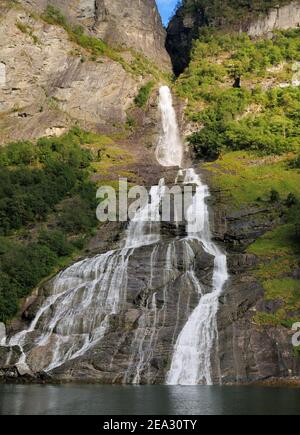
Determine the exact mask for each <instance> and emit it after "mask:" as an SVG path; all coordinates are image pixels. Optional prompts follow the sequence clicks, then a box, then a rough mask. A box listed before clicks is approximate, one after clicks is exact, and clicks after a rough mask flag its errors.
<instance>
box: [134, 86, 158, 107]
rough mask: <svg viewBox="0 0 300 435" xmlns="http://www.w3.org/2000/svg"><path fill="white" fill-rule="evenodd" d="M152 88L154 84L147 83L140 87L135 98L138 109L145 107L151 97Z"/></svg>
mask: <svg viewBox="0 0 300 435" xmlns="http://www.w3.org/2000/svg"><path fill="white" fill-rule="evenodd" d="M153 87H154V82H152V81H151V82H148V83H147V84H146V85H144V86H142V87H141V89H140V90H139V93H138V95H137V96H136V97H135V100H134V102H135V104H136V105H137V106H138V107H141V108H142V107H145V106H146V104H147V103H148V100H149V97H150V95H151V92H152V89H153Z"/></svg>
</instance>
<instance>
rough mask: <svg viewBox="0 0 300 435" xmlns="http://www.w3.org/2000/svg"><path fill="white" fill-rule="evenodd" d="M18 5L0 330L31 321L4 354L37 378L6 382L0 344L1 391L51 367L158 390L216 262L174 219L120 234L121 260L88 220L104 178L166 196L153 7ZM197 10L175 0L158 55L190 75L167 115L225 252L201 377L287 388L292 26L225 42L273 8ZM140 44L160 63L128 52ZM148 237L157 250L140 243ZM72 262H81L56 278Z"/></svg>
mask: <svg viewBox="0 0 300 435" xmlns="http://www.w3.org/2000/svg"><path fill="white" fill-rule="evenodd" d="M25 3H26V5H27V6H29V7H30V8H32V7H34V8H38V10H39V12H40V13H42V17H41V16H38V15H36V14H34V13H32V12H30V10H29V11H28V10H27V9H24V5H23V6H22V7H20V6H18V5H16V4H15V3H14V2H13V3H11V2H8V1H6V2H3V1H2V2H1V3H0V5H1V7H2V8H3V9H1V12H2V19H1V21H0V32H1V35H3V39H4V41H3V42H0V44H2V45H1V58H0V62H1V64H0V83H1V85H0V86H1V88H0V96H1V104H2V108H3V110H2V112H1V116H0V127H2V128H1V135H2V136H1V142H2V143H3V144H4V143H7V142H9V141H11V140H18V139H31V142H28V141H25V142H24V141H23V140H22V141H21V142H16V143H11V144H9V145H7V146H5V147H3V148H2V149H1V150H0V151H1V152H0V166H1V173H0V175H1V177H0V183H1V184H0V201H1V214H0V218H1V238H0V242H1V243H0V246H1V248H0V278H1V279H0V315H1V319H2V320H4V321H6V322H7V326H8V328H7V332H8V334H9V336H10V337H11V336H14V335H15V333H17V332H20V331H24V330H26V329H27V328H28V327H29V325H30V324H31V322H32V320H33V319H36V323H35V324H33V326H32V328H31V329H29V330H28V331H27V333H26V334H25V335H22V332H21V336H19V337H18V336H17V337H16V342H15V343H16V344H17V343H20V342H22V340H21V341H18V338H21V339H22V338H24V341H23V342H22V345H23V348H24V351H25V352H26V353H27V356H28V363H29V365H30V367H31V369H32V371H33V372H34V374H32V373H30V371H29V370H28V367H27V368H26V367H25V368H24V366H22V364H19V365H18V366H17V367H16V363H18V362H19V361H20V357H21V351H20V348H19V347H18V346H17V345H16V346H14V343H11V347H0V377H1V376H2V377H3V378H4V379H5V378H8V379H9V380H11V379H15V378H18V377H19V376H21V380H22V379H25V380H26V379H29V380H43V381H44V380H48V379H49V378H48V375H46V374H45V373H43V372H41V370H43V369H45V368H49V366H50V369H52V372H51V375H53V376H54V379H58V380H64V381H65V380H67V381H69V380H80V381H86V380H89V381H98V382H104V383H121V382H137V383H139V382H140V383H163V382H164V381H165V379H166V373H167V372H168V370H169V368H170V363H171V359H172V353H173V351H174V344H175V342H176V339H177V336H178V334H179V332H180V331H182V329H183V327H184V325H185V324H186V322H187V320H188V318H189V316H190V314H191V313H192V312H193V310H194V309H195V307H197V306H198V303H199V285H197V283H198V284H199V282H201V292H203V293H204V294H206V293H207V292H208V293H209V292H210V291H211V286H212V273H213V270H214V265H213V258H212V256H211V255H209V254H207V252H205V250H203V247H202V244H199V243H198V242H195V243H194V242H191V241H190V240H188V241H187V239H186V238H185V236H186V228H185V226H178V225H176V224H175V223H174V222H168V223H165V224H164V225H162V226H161V228H160V229H159V231H157V228H156V226H155V225H154V226H152V225H150V229H149V228H148V227H147V225H145V226H142V231H141V228H140V227H139V230H140V231H139V233H138V235H139V236H141V238H142V244H140V242H141V240H140V239H138V240H137V239H136V235H137V234H136V233H135V231H133V235H132V239H131V238H130V237H129V236H130V235H131V233H130V231H129V232H128V233H127V234H126V236H127V237H128V238H129V241H130V242H131V243H132V244H129V245H128V246H127V247H126V246H125V248H124V247H123V244H122V242H124V226H125V224H124V225H123V224H122V223H120V224H118V223H112V224H108V225H104V226H100V227H99V226H97V223H95V221H94V212H93V211H94V208H95V202H94V200H95V188H96V187H98V186H102V185H111V186H113V187H116V181H117V179H118V177H126V178H128V180H129V183H133V184H144V185H147V186H150V185H153V184H155V183H157V180H158V179H159V178H161V177H164V178H165V180H166V184H167V185H168V186H173V184H174V179H175V177H176V173H177V171H174V170H172V169H171V170H163V169H161V168H158V166H157V164H156V163H155V161H154V160H155V158H154V148H155V145H156V143H157V139H158V135H159V132H160V128H161V120H160V116H159V111H158V104H157V92H156V90H157V86H158V84H160V83H164V82H166V81H167V82H168V83H170V82H171V80H169V79H170V77H169V76H168V74H166V73H165V72H162V71H161V67H162V66H163V65H165V61H164V60H163V58H164V56H165V54H163V52H161V44H160V42H158V45H157V41H161V37H162V35H163V30H162V27H161V25H160V24H159V23H160V21H159V20H158V19H157V12H156V8H155V7H154V3H153V2H152V1H148V2H146V1H141V0H140V1H139V2H138V3H136V2H134V1H132V2H128V3H127V2H122V6H124V7H125V8H126V9H125V13H123V11H124V7H123V8H122V7H121V6H120V2H119V1H118V0H116V1H111V2H109V3H108V2H107V3H106V2H103V1H96V2H89V1H82V2H78V1H72V2H69V1H68V2H67V1H66V2H56V1H51V2H47V1H46V0H45V1H38V2H34V1H31V0H28V1H26V2H25V1H24V2H23V4H25ZM58 3H59V6H60V7H61V8H62V9H63V10H64V13H62V12H61V11H59V10H57V9H56V8H54V7H53V5H54V6H57V5H58ZM208 3H209V4H212V3H211V2H206V1H204V0H199V1H197V3H195V2H194V1H193V2H191V1H186V2H184V6H183V8H181V9H180V10H179V12H178V14H177V15H176V17H177V18H178V16H179V17H180V20H181V19H183V21H184V32H182V26H181V24H180V25H179V26H178V27H176V25H175V27H173V28H172V26H173V24H174V21H173V22H172V23H173V24H172V23H171V24H170V27H169V42H170V41H171V39H172V38H173V37H174V38H173V42H174V41H175V42H174V44H177V43H179V45H178V49H179V52H178V53H179V57H183V59H184V62H186V61H187V57H186V56H185V55H186V54H188V58H189V59H190V60H191V62H190V64H189V68H187V69H186V70H185V72H184V73H183V74H182V75H181V76H180V77H179V78H178V80H177V82H176V83H175V84H174V88H173V90H174V94H175V93H176V94H177V97H178V98H176V99H175V102H176V103H177V104H176V108H177V109H178V115H182V113H181V112H182V111H183V110H184V108H185V122H184V123H185V128H184V130H185V133H186V135H187V136H189V137H188V139H187V142H188V143H189V145H190V150H191V155H193V157H194V158H195V162H196V163H195V166H197V164H198V163H197V162H198V161H199V160H201V161H202V163H201V164H199V165H198V167H197V169H199V171H202V176H203V179H206V180H207V183H208V184H209V185H210V187H211V191H212V198H211V201H210V205H211V208H212V211H213V214H212V216H213V218H212V221H213V223H214V232H213V236H214V239H215V240H216V241H218V243H219V244H220V246H222V247H224V250H226V251H227V252H228V266H229V271H230V280H229V281H228V284H227V285H226V288H225V291H224V294H223V295H222V296H221V297H220V298H219V303H220V304H219V305H220V309H219V312H218V322H217V323H218V332H219V336H218V341H217V342H215V345H214V346H213V350H212V361H211V364H212V373H211V377H212V379H213V381H214V382H216V383H217V382H219V381H220V380H221V381H222V382H223V383H232V382H250V381H259V380H265V379H268V378H272V377H276V378H291V377H293V376H299V373H300V359H299V355H298V354H299V348H298V349H297V348H294V347H293V346H292V342H291V338H292V335H293V331H292V325H293V324H294V322H297V321H299V319H300V317H299V316H300V304H299V300H300V297H299V290H300V287H299V278H300V274H299V270H300V266H299V258H300V257H299V255H300V254H299V216H300V213H299V197H300V191H299V186H300V179H299V157H297V156H298V154H299V100H300V98H299V75H298V67H299V65H298V63H297V61H298V60H299V52H300V46H299V29H296V30H288V31H286V32H279V33H278V34H277V33H276V35H275V37H273V38H269V37H268V38H262V39H259V40H258V41H253V40H251V39H250V38H249V37H248V36H247V35H245V34H242V35H241V34H239V33H238V32H236V33H235V32H232V30H234V29H236V30H237V31H239V30H240V28H241V26H242V25H243V26H245V27H242V28H243V29H244V30H247V29H248V30H249V29H251V28H252V29H257V28H263V29H264V31H265V30H266V28H267V27H268V23H265V21H264V23H265V24H262V21H260V20H261V19H260V18H259V15H260V13H262V12H263V16H264V17H266V13H267V11H268V10H269V7H270V5H272V6H274V5H275V3H274V2H269V1H268V2H267V1H263V2H261V1H260V2H256V1H255V2H247V6H244V4H245V3H244V2H243V6H242V5H241V3H240V2H232V1H231V2H230V1H228V2H220V1H218V2H217V1H216V2H213V6H214V7H213V8H209V7H207V4H208ZM285 3H286V2H285V1H283V2H282V4H283V5H285ZM287 3H289V2H287ZM49 4H50V6H51V7H49ZM249 4H250V5H251V7H249ZM276 4H278V2H276ZM47 5H48V7H47ZM132 5H133V6H134V7H135V10H132ZM149 5H150V10H149V9H148V6H149ZM194 5H196V6H197V8H196V9H195V8H190V6H194ZM199 5H200V6H201V8H200V9H199V8H198V6H199ZM115 6H117V8H116V9H115ZM237 6H239V7H237ZM103 7H105V14H104V13H103V9H101V8H103ZM144 7H147V9H144ZM284 7H285V6H284ZM287 7H288V8H289V6H287ZM127 8H128V9H127ZM31 10H32V9H31ZM220 10H221V11H222V16H223V17H224V18H225V19H224V20H221V21H220ZM279 10H280V11H282V10H284V9H279ZM279 10H278V11H279ZM149 11H150V12H149ZM151 11H152V12H151ZM199 11H200V14H199ZM245 11H248V14H246V13H245ZM100 12H101V13H100ZM140 12H142V13H143V14H140ZM152 13H153V14H154V15H153V14H152ZM180 14H183V15H180ZM104 15H105V16H104ZM241 16H242V17H243V18H246V19H245V21H244V20H241ZM278 16H281V12H280V13H279V12H278ZM176 17H175V19H174V20H175V21H176V19H177V18H176ZM195 17H196V18H195ZM254 17H255V21H254V22H253V21H252V20H253V19H254ZM148 18H149V21H148ZM195 19H196V21H195ZM145 20H146V22H145ZM157 20H158V21H157ZM197 20H198V21H197ZM262 20H265V18H262ZM116 22H117V27H116ZM195 22H196V25H195ZM275 22H276V23H275V24H274V20H273V21H272V23H273V24H272V26H271V27H272V29H271V30H273V27H274V26H278V21H276V20H275ZM296 22H297V20H296ZM75 23H76V24H78V23H80V24H81V25H82V26H83V28H81V27H78V26H76V25H75ZM149 23H150V24H149ZM153 23H155V26H156V24H158V28H157V29H156V27H155V26H154V25H153ZM289 23H290V21H289ZM293 23H294V22H293ZM203 24H205V27H206V29H205V30H204V31H203V32H200V33H199V35H198V30H199V27H203ZM228 24H230V28H231V31H230V32H228V27H227V29H226V25H227V26H228ZM282 25H283V24H282ZM286 25H289V24H287V23H286ZM148 26H150V27H148ZM213 26H215V27H217V29H215V28H212V27H213ZM220 26H221V27H222V29H220ZM224 26H225V28H224ZM249 26H250V27H249ZM251 26H252V27H251ZM144 29H147V32H146V33H147V35H146V33H144ZM150 29H151V30H150ZM155 29H156V30H155ZM170 29H172V31H173V34H172V31H171V32H170ZM191 29H192V31H191ZM153 31H155V34H153ZM194 31H195V32H194ZM149 32H151V33H149ZM249 32H250V30H249ZM253 32H254V30H253ZM253 32H252V33H253ZM254 33H255V32H254ZM254 33H253V34H254ZM112 35H113V38H112ZM139 35H142V37H141V41H142V43H141V44H142V45H140V42H141V41H139V38H140V36H139ZM170 35H171V36H170ZM196 35H198V38H196V39H197V40H196V41H195V44H194V48H193V50H192V51H191V53H189V48H190V43H191V39H192V38H194V37H196ZM100 36H101V38H105V39H106V40H107V41H110V42H111V43H112V45H114V47H112V46H111V45H110V44H106V43H105V42H104V41H103V40H102V39H100ZM268 36H270V35H268ZM170 38H171V39H170ZM147 41H148V42H147ZM119 45H123V46H126V47H127V46H130V47H131V48H132V47H133V49H134V50H132V49H124V47H123V48H121V49H120V48H119V47H118V46H119ZM144 46H145V47H147V52H146V54H147V55H148V56H149V57H150V58H153V56H157V59H158V61H159V64H160V65H159V66H157V65H155V64H153V63H152V62H150V61H149V60H146V59H145V58H144V57H143V56H142V55H141V54H137V53H136V50H140V49H141V48H143V47H144ZM174 47H175V46H174V45H173V46H172V47H171V50H174V51H173V54H175V56H174V57H173V59H175V66H176V64H177V63H176V62H177V61H178V58H179V57H178V55H177V51H176V52H175V48H174ZM157 50H158V51H157ZM183 51H184V53H183ZM161 53H162V54H161ZM184 65H185V63H184V64H180V67H179V69H178V71H179V70H181V69H182V68H183V66H184ZM168 80H169V81H168ZM183 106H184V108H183ZM179 117H180V116H179ZM74 124H77V125H76V127H75V128H74V127H73V128H72V129H71V130H70V131H69V132H68V130H69V128H70V127H71V126H73V125H74ZM80 127H81V128H80ZM82 128H84V129H85V130H92V131H93V133H89V132H87V131H83V130H82ZM62 133H65V134H63V135H61V134H62ZM41 136H46V137H43V138H41V139H40V140H38V141H36V139H37V138H39V137H41ZM56 136H59V137H58V138H57V137H56ZM189 157H190V156H189ZM203 159H205V160H206V161H208V162H206V163H203ZM190 181H191V180H190V178H189V177H188V181H187V184H189V182H190ZM177 182H178V183H179V184H182V183H183V182H184V180H183V173H182V174H181V175H180V174H179V176H178V177H177ZM48 185H49V186H50V188H49V189H48V188H45V186H48ZM48 190H49V192H50V193H51V194H48ZM45 192H46V193H45ZM149 230H150V234H151V236H154V237H155V243H153V244H152V245H147V244H146V245H145V244H144V242H145V240H147V236H149V234H148V232H149ZM137 242H138V243H137ZM120 246H121V247H120ZM103 252H104V254H102V253H103ZM95 255H96V257H95ZM41 259H42V260H43V261H41ZM75 259H76V260H81V262H79V263H76V264H73V266H71V267H69V268H67V269H65V270H62V269H64V267H66V266H67V265H69V264H70V263H71V264H72V263H74V261H75ZM59 270H62V272H60V273H59V274H58V275H57V274H56V272H58V271H59ZM193 272H195V273H193ZM51 274H54V275H55V276H54V277H53V276H52V277H49V275H51ZM46 276H48V278H47V279H45V281H42V279H43V278H45V277H46ZM37 284H38V287H37V288H36V289H35V290H33V288H34V287H35V286H36V285H37ZM72 285H75V287H74V288H72V291H71V292H70V293H69V290H70V286H72ZM116 289H117V290H119V292H116ZM32 290H33V291H32ZM73 290H74V291H73ZM101 292H102V293H101ZM49 295H51V296H50V299H49ZM52 298H53V300H52ZM20 299H22V303H21V306H20V305H19V303H20V302H19V301H20ZM41 307H42V310H41ZM43 308H45V309H43ZM18 309H19V315H18V316H17V318H15V319H14V321H12V322H11V319H12V317H13V316H14V315H15V314H16V313H17V312H18ZM98 310H99V311H98ZM91 313H92V315H91ZM0 326H1V325H0ZM2 329H3V328H1V330H2ZM91 331H92V332H91ZM214 332H215V331H214ZM1 338H2V337H1V336H0V340H1ZM99 343H100V344H99ZM22 375H24V378H23V377H22ZM27 376H28V378H27Z"/></svg>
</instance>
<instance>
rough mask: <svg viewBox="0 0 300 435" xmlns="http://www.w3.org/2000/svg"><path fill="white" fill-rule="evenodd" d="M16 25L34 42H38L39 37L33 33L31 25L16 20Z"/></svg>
mask: <svg viewBox="0 0 300 435" xmlns="http://www.w3.org/2000/svg"><path fill="white" fill-rule="evenodd" d="M16 26H17V28H18V29H19V30H20V31H21V32H22V33H24V34H25V35H28V36H30V37H31V38H32V40H33V42H34V44H39V43H40V41H39V38H38V37H37V36H36V35H35V34H34V33H33V28H32V27H31V26H29V25H28V24H24V23H21V22H20V21H17V24H16Z"/></svg>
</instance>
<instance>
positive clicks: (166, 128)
mask: <svg viewBox="0 0 300 435" xmlns="http://www.w3.org/2000/svg"><path fill="white" fill-rule="evenodd" d="M159 109H160V112H161V118H162V128H163V132H162V135H161V137H160V139H159V142H158V145H157V148H156V158H157V161H158V162H159V164H160V165H162V166H166V167H171V166H179V167H181V165H182V160H183V144H182V141H181V138H180V134H179V128H178V124H177V119H176V113H175V110H174V107H173V100H172V94H171V91H170V88H168V86H162V87H161V88H160V90H159Z"/></svg>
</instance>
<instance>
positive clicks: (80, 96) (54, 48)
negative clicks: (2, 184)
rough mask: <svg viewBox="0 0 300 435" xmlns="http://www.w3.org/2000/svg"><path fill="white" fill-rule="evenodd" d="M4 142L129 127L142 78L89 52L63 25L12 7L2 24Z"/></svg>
mask: <svg viewBox="0 0 300 435" xmlns="http://www.w3.org/2000/svg"><path fill="white" fill-rule="evenodd" d="M0 33H1V35H2V38H1V41H0V62H1V65H2V71H3V73H2V75H1V77H2V84H1V85H0V114H1V116H0V130H1V134H0V141H1V142H2V143H5V142H8V141H11V140H19V139H26V138H29V139H34V138H36V137H39V136H45V135H56V134H61V133H63V132H64V131H65V130H66V129H68V128H69V126H70V125H73V124H74V122H75V121H76V120H77V121H79V123H80V124H81V125H82V126H83V127H84V128H94V129H95V128H97V127H98V128H101V127H102V128H103V127H104V126H107V125H113V124H117V123H119V124H120V123H124V122H125V121H126V119H127V114H126V111H127V109H128V108H129V107H130V105H131V104H132V102H133V100H134V97H135V96H136V95H137V93H138V90H139V88H140V86H141V83H142V80H143V79H142V77H139V76H137V75H134V74H131V73H130V72H127V71H125V69H124V67H123V66H122V64H121V63H119V62H117V61H114V60H112V59H110V58H108V57H105V56H99V57H97V58H96V59H93V60H91V59H90V54H89V53H88V52H86V51H85V50H84V49H82V48H81V47H79V46H77V45H76V44H74V43H73V42H71V41H70V39H69V37H68V34H67V33H66V32H65V31H64V30H63V29H62V28H61V27H59V26H51V25H48V24H46V23H44V22H43V21H41V20H38V19H35V18H33V17H32V16H30V14H29V13H27V12H24V11H20V10H18V9H10V10H8V11H7V12H6V15H5V17H4V18H2V20H1V21H0Z"/></svg>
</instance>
